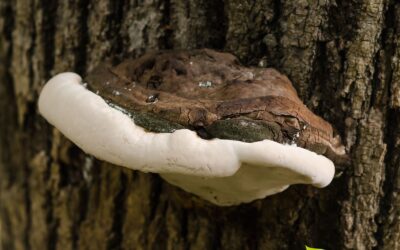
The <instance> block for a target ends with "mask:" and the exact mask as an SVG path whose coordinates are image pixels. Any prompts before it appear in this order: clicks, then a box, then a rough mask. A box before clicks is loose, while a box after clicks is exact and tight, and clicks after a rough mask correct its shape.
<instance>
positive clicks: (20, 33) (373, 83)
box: [0, 0, 400, 250]
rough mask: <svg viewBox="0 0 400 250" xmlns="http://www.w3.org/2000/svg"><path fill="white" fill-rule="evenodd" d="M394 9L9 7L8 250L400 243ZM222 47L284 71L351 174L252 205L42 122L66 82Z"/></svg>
mask: <svg viewBox="0 0 400 250" xmlns="http://www.w3.org/2000/svg"><path fill="white" fill-rule="evenodd" d="M399 34H400V4H399V3H398V2H397V1H395V0H353V1H330V0H321V1H306V0H298V1H276V0H264V1H261V0H254V1H250V0H244V1H243V0H216V1H206V0H199V1H194V0H189V1H186V0H165V1H161V0H145V1H143V0H142V1H134V0H126V1H121V0H116V1H112V0H97V1H92V0H68V1H60V0H55V1H38V0H17V1H13V0H2V1H0V249H7V250H8V249H304V245H305V244H307V245H310V246H315V247H320V248H324V249H400V198H399V197H400V194H399V192H400V173H399V171H400V170H399V164H400V157H399V154H400V47H399V46H400V35H399ZM202 47H209V48H214V49H219V50H224V51H228V52H232V53H234V54H236V55H237V56H238V57H239V58H240V59H241V60H242V62H243V63H244V64H247V65H257V64H259V65H260V66H264V67H266V66H268V67H274V68H276V69H278V70H279V71H281V72H282V73H284V74H286V75H287V76H288V77H289V78H290V80H291V81H292V82H293V84H294V86H295V87H296V89H297V91H298V92H299V96H300V97H301V99H302V100H303V101H304V102H305V104H306V105H307V106H308V107H309V108H310V109H312V110H313V111H314V112H315V113H317V114H319V115H320V116H322V117H323V118H324V119H326V120H327V121H329V122H331V123H332V124H333V125H334V126H335V127H336V128H337V129H338V131H339V133H340V134H341V136H342V138H344V142H345V145H346V147H347V149H348V150H349V152H350V153H349V154H350V156H351V158H352V160H353V161H352V165H351V166H349V167H346V168H343V167H342V168H341V167H340V166H339V168H340V169H339V170H338V173H339V174H338V177H337V178H336V179H335V180H334V181H333V182H332V184H331V185H330V186H329V187H327V188H325V189H322V190H316V189H315V188H312V187H305V186H295V187H291V188H289V189H288V190H287V191H285V192H283V193H281V194H278V195H275V196H272V197H268V198H266V199H264V200H260V201H256V202H253V203H251V204H247V205H241V206H237V207H229V208H220V207H215V206H213V205H210V204H208V203H207V202H205V201H202V200H200V199H198V198H196V197H194V196H192V195H190V194H187V193H185V192H183V191H181V190H179V189H178V188H175V187H173V186H171V185H169V184H167V183H166V182H164V181H162V180H161V179H160V178H159V177H158V176H156V175H151V174H142V173H139V172H134V171H130V170H126V169H123V168H120V167H116V166H112V165H110V164H107V163H104V162H101V161H98V160H96V159H94V158H92V157H90V156H88V155H85V154H84V153H83V152H82V151H81V150H80V149H78V148H77V147H76V146H74V145H73V144H72V143H71V142H69V141H68V140H67V139H66V138H65V137H63V136H62V135H61V134H60V133H59V132H58V131H57V130H56V129H54V128H53V127H51V126H50V125H49V124H48V123H47V122H45V120H44V119H43V118H42V117H41V116H40V115H39V114H38V110H37V105H36V101H37V97H38V94H39V91H40V89H41V87H42V86H43V84H44V83H45V81H46V80H48V79H49V77H50V76H52V75H54V74H55V73H58V72H62V71H75V72H78V73H80V74H83V75H85V74H86V73H87V72H88V71H90V70H91V69H92V68H93V67H95V66H96V65H97V64H98V63H99V62H101V61H103V60H105V59H107V58H112V59H122V58H125V57H136V56H139V55H141V54H142V53H144V52H146V51H150V50H158V49H195V48H202Z"/></svg>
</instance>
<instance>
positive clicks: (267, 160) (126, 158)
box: [39, 73, 335, 205]
mask: <svg viewBox="0 0 400 250" xmlns="http://www.w3.org/2000/svg"><path fill="white" fill-rule="evenodd" d="M39 111H40V113H41V114H42V115H43V116H44V117H45V118H46V119H47V121H48V122H50V123H51V124H52V125H54V126H55V127H56V128H57V129H59V130H60V131H61V132H62V133H63V134H64V135H65V136H66V137H68V138H69V139H70V140H71V141H73V142H74V143H75V144H76V145H78V146H79V147H80V148H81V149H82V150H84V151H85V152H86V153H88V154H91V155H94V156H95V157H97V158H99V159H102V160H105V161H107V162H110V163H113V164H116V165H120V166H124V167H127V168H130V169H135V170H140V171H144V172H152V173H159V174H160V175H161V176H162V177H163V178H164V179H165V180H167V181H168V182H170V183H172V184H174V185H177V186H179V187H181V188H182V189H184V190H186V191H188V192H191V193H194V194H196V195H198V196H200V197H202V198H204V199H206V200H208V201H210V202H212V203H214V204H217V205H235V204H239V203H242V202H250V201H253V200H255V199H261V198H264V197H265V196H268V195H272V194H275V193H278V192H281V191H283V190H284V189H286V188H287V187H288V186H289V185H291V184H298V183H303V184H312V185H314V186H316V187H325V186H327V185H328V184H329V183H330V182H331V181H332V178H333V176H334V171H335V168H334V165H333V163H332V161H330V160H329V159H328V158H326V157H324V156H322V155H318V154H316V153H314V152H311V151H309V150H306V149H303V148H300V147H296V146H292V145H283V144H280V143H277V142H274V141H271V140H263V141H258V142H253V143H245V142H241V141H234V140H222V139H212V140H204V139H201V138H200V137H198V136H197V134H196V133H195V132H193V131H191V130H188V129H181V130H177V131H175V132H173V133H152V132H146V131H145V130H144V129H143V128H141V127H139V126H137V125H135V123H134V121H133V120H132V119H131V118H130V117H129V116H128V115H126V114H124V113H123V112H121V111H119V110H117V109H115V108H112V107H110V106H109V105H108V104H107V103H106V102H105V100H104V99H103V98H101V97H100V96H98V95H96V94H94V93H92V92H91V91H89V90H87V89H86V88H85V87H84V86H83V85H82V78H81V77H80V76H79V75H77V74H75V73H61V74H58V75H56V76H54V77H53V78H52V79H50V80H49V82H48V83H47V84H46V85H45V86H44V88H43V90H42V92H41V94H40V97H39Z"/></svg>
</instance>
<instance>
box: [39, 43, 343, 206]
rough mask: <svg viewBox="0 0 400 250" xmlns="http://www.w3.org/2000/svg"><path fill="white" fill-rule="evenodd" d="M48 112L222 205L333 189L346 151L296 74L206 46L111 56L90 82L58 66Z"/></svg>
mask: <svg viewBox="0 0 400 250" xmlns="http://www.w3.org/2000/svg"><path fill="white" fill-rule="evenodd" d="M83 82H85V83H87V84H83ZM39 110H40V113H41V114H42V115H43V116H44V117H45V118H46V119H47V121H48V122H50V123H51V124H52V125H54V126H55V127H56V128H57V129H59V130H60V131H61V132H62V133H63V134H64V135H65V136H66V137H68V138H69V139H70V140H71V141H73V142H74V143H75V144H76V145H77V146H79V147H80V148H81V149H82V150H84V151H85V152H86V153H88V154H92V155H94V156H95V157H97V158H99V159H102V160H105V161H107V162H110V163H113V164H116V165H120V166H124V167H127V168H131V169H135V170H140V171H143V172H152V173H158V174H160V175H161V177H162V178H164V179H165V180H166V181H167V182H169V183H171V184H173V185H176V186H178V187H180V188H182V189H184V190H186V191H187V192H191V193H194V194H196V195H198V196H200V197H202V198H204V199H206V200H208V201H210V202H212V203H214V204H217V205H222V206H227V205H235V204H239V203H243V202H251V201H253V200H255V199H261V198H264V197H266V196H268V195H272V194H275V193H278V192H281V191H283V190H285V189H286V188H287V187H288V186H289V185H292V184H312V185H314V186H316V187H325V186H327V185H328V184H329V183H330V182H331V180H332V178H333V176H334V172H335V168H334V164H333V162H332V161H335V159H338V158H340V157H342V156H344V155H345V151H344V148H343V146H342V145H341V143H340V138H339V136H336V135H334V132H333V129H332V126H331V125H330V124H329V123H327V122H326V121H324V120H323V119H321V118H320V117H318V116H316V115H314V114H313V113H312V112H311V111H310V110H308V109H307V107H306V106H305V105H304V104H303V103H302V102H301V100H300V99H299V98H298V96H297V93H296V91H295V89H294V88H293V87H292V85H291V83H290V81H289V80H288V78H287V77H285V76H284V75H282V74H280V73H279V72H277V71H276V70H274V69H271V68H252V67H244V66H241V65H240V64H239V63H238V61H237V59H236V58H235V57H234V56H233V55H231V54H227V53H219V52H215V51H212V50H207V49H203V50H193V51H162V52H154V53H149V54H146V55H144V56H142V57H140V58H138V59H135V60H133V59H132V60H126V61H123V62H122V63H120V64H118V65H109V64H102V65H100V66H98V67H97V68H96V69H94V70H93V71H92V73H91V74H89V75H88V76H87V77H86V78H85V80H84V81H83V80H82V79H81V77H80V76H79V75H77V74H75V73H61V74H58V75H56V76H54V77H53V78H52V79H51V80H50V81H49V82H48V83H47V84H46V85H45V86H44V88H43V90H42V92H41V94H40V98H39Z"/></svg>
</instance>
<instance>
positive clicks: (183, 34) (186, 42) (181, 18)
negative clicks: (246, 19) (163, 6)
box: [168, 0, 227, 49]
mask: <svg viewBox="0 0 400 250" xmlns="http://www.w3.org/2000/svg"><path fill="white" fill-rule="evenodd" d="M169 5H170V12H171V14H170V21H169V23H168V29H169V31H170V32H171V41H170V43H171V44H172V45H173V48H174V49H194V48H204V47H206V48H214V49H222V48H223V47H224V44H225V39H226V38H225V35H226V28H227V27H226V20H225V19H226V16H225V12H224V7H225V5H224V2H223V1H222V0H217V1H206V0H201V1H193V0H190V1H184V0H171V1H170V4H169Z"/></svg>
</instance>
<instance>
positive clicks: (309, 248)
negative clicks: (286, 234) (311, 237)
mask: <svg viewBox="0 0 400 250" xmlns="http://www.w3.org/2000/svg"><path fill="white" fill-rule="evenodd" d="M306 250H324V249H322V248H313V247H309V246H307V245H306Z"/></svg>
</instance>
